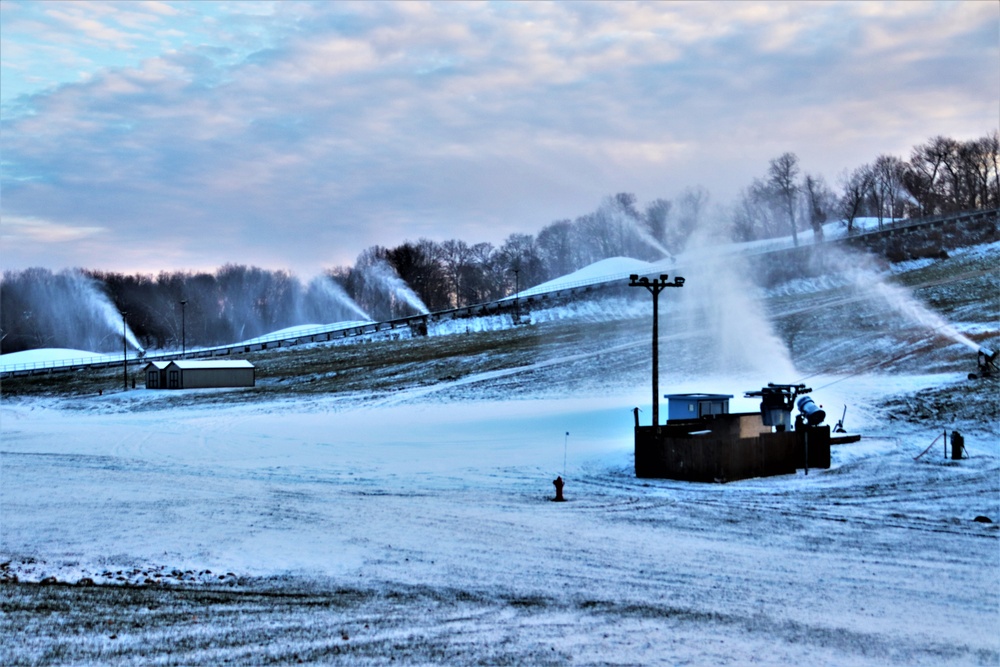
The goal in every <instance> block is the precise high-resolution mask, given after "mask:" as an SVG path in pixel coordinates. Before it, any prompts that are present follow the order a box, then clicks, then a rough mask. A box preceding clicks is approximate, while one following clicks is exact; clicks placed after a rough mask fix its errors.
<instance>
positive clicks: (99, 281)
mask: <svg viewBox="0 0 1000 667" xmlns="http://www.w3.org/2000/svg"><path fill="white" fill-rule="evenodd" d="M998 162H1000V135H998V133H997V132H996V131H994V132H993V133H992V134H989V135H987V136H984V137H981V138H979V139H973V140H969V141H959V140H955V139H950V138H947V137H940V136H939V137H934V138H933V139H931V140H929V141H928V142H926V143H924V144H921V145H918V146H916V147H914V148H913V150H912V151H911V154H910V158H909V160H908V161H907V160H903V159H901V158H899V157H896V156H892V155H879V156H878V157H876V158H875V159H874V160H873V161H872V162H871V163H868V164H864V165H861V166H860V167H857V168H856V169H854V170H853V171H848V172H845V173H844V175H843V176H842V177H841V178H840V179H839V185H840V188H841V192H840V193H836V192H834V191H833V189H832V188H831V187H830V186H829V185H828V184H827V182H826V181H825V179H824V178H823V176H821V175H819V174H815V173H809V172H803V170H802V168H801V166H800V164H799V159H798V157H797V156H796V155H795V154H794V153H784V154H782V155H780V156H778V157H776V158H774V159H773V160H771V161H770V162H769V165H768V170H767V173H766V174H765V175H763V176H762V177H760V178H755V179H754V180H753V181H752V182H751V183H750V185H749V186H747V187H746V188H745V189H744V190H743V191H742V193H741V194H740V196H739V197H738V199H737V201H736V203H735V205H734V206H733V208H732V209H731V212H730V215H729V216H728V225H729V231H730V233H731V235H732V238H733V239H734V240H736V241H751V240H755V239H762V238H770V237H775V236H788V235H791V236H792V238H793V240H794V242H795V243H796V244H798V242H799V232H801V231H802V230H809V229H811V230H812V232H813V237H814V238H815V239H817V240H818V239H821V238H822V234H823V224H824V223H825V222H827V221H828V220H838V219H839V220H842V221H844V223H845V224H846V225H847V227H848V230H849V231H851V230H852V228H853V225H854V223H855V221H856V220H857V219H858V218H859V217H863V216H865V217H874V218H877V219H878V225H879V227H881V226H882V224H883V221H885V220H895V219H898V218H902V217H914V216H928V215H936V214H943V213H950V212H957V211H965V210H975V209H984V208H994V207H998V206H1000V169H998ZM708 201H709V194H708V191H707V190H705V189H704V188H701V187H696V188H688V189H686V190H684V191H683V192H682V193H681V194H680V195H679V196H678V197H677V198H676V199H675V200H668V199H655V200H653V201H651V202H649V203H648V204H646V205H644V206H640V205H639V203H638V201H637V198H636V197H635V195H633V194H629V193H619V194H616V195H613V196H609V197H606V198H605V199H604V200H603V201H602V202H601V203H600V205H599V206H598V207H597V209H596V210H594V211H592V212H590V213H587V214H584V215H581V216H579V217H577V218H575V219H572V220H570V219H565V220H556V221H554V222H551V223H549V224H548V225H546V226H545V227H543V228H542V229H541V230H540V231H539V232H538V233H537V234H523V233H515V234H511V235H510V236H508V237H507V238H506V239H505V240H504V242H503V243H502V244H501V245H500V246H499V247H496V246H494V245H493V244H491V243H473V244H469V243H467V242H465V241H462V240H459V239H449V240H446V241H441V242H438V241H433V240H430V239H419V240H417V241H405V242H404V243H402V244H401V245H398V246H395V247H391V248H390V247H382V246H372V247H370V248H367V249H366V250H364V251H363V252H361V253H360V254H359V255H358V258H357V260H356V261H355V263H354V265H353V266H340V267H336V268H333V269H330V270H329V271H327V272H326V273H325V274H324V275H322V276H318V277H316V278H314V279H312V280H311V281H309V282H307V283H304V282H302V281H300V280H299V279H298V278H297V277H295V276H294V275H292V274H290V273H288V272H287V271H273V270H266V269H260V268H257V267H247V266H243V265H234V264H229V265H226V266H223V267H222V268H220V269H218V270H216V271H215V272H214V273H207V272H200V273H191V272H173V273H169V272H162V273H160V274H159V275H158V276H155V277H154V276H151V275H132V276H128V275H122V274H118V273H104V272H98V271H80V270H75V271H64V272H61V273H58V274H56V273H53V272H51V271H48V270H46V269H29V270H26V271H7V272H5V273H4V274H3V278H2V281H0V351H2V352H5V353H6V352H15V351H18V350H23V349H31V348H34V347H78V346H80V345H81V344H84V343H83V342H80V341H77V342H76V343H74V341H73V340H72V339H73V337H74V333H73V332H74V331H75V332H80V331H84V330H86V331H88V332H90V331H91V329H90V328H88V327H85V326H83V325H74V326H72V327H66V326H61V325H60V324H59V323H60V322H76V321H78V320H79V319H80V318H79V317H76V316H74V315H73V314H72V313H71V312H70V311H72V310H73V309H80V308H89V309H90V311H88V312H97V311H95V310H94V308H95V307H96V306H95V305H94V303H95V301H94V298H97V299H98V300H100V299H103V300H105V301H106V302H109V303H111V304H113V307H114V308H115V309H116V310H117V311H118V312H125V313H127V315H126V318H127V320H128V324H129V326H130V327H131V328H132V330H133V331H134V332H135V334H136V336H137V337H138V338H139V340H140V341H142V342H143V344H144V345H146V346H148V347H171V346H174V347H178V346H180V344H181V341H182V338H183V339H184V341H185V342H186V343H188V344H191V345H215V344H222V343H231V342H236V341H240V340H245V339H247V338H251V337H254V336H259V335H261V334H265V333H270V332H272V331H275V330H278V329H282V328H285V327H288V326H292V325H296V324H308V323H329V322H337V321H344V320H357V319H362V318H364V317H366V316H367V317H371V318H372V319H376V320H384V319H391V318H396V317H402V316H407V315H411V314H413V313H414V312H419V311H421V310H424V309H426V310H431V311H434V310H441V309H445V308H453V307H461V306H466V305H470V304H474V303H482V302H487V301H491V300H495V299H498V298H500V297H504V296H507V295H510V294H513V293H514V292H515V291H516V290H517V289H518V288H520V289H526V288H528V287H532V286H534V285H537V284H539V283H542V282H545V281H547V280H550V279H553V278H556V277H559V276H564V275H567V274H569V273H572V272H573V271H575V270H577V269H580V268H582V267H584V266H587V265H589V264H592V263H594V262H596V261H599V260H602V259H605V258H609V257H619V256H627V257H634V258H637V259H645V260H656V259H660V258H662V257H664V256H669V255H675V254H679V253H680V252H681V251H683V250H684V247H685V245H686V243H687V242H688V239H689V238H690V237H691V235H692V233H693V232H694V231H695V230H696V229H697V228H698V227H699V225H700V224H701V223H702V221H703V220H704V219H705V217H706V210H707V207H708ZM83 295H90V296H89V297H87V298H84V296H83ZM91 297H93V298H91ZM181 302H184V304H183V305H181ZM52 309H62V310H60V311H53V312H52V313H49V314H48V315H47V314H46V312H47V310H52ZM98 310H100V309H98ZM81 317H83V316H82V315H81ZM84 319H86V318H84ZM98 329H100V327H98ZM105 329H106V327H105ZM54 332H60V333H58V334H56V333H54ZM99 333H100V332H99V331H93V332H90V333H89V334H88V336H89V337H90V338H93V337H97V338H99V339H100V340H98V341H96V342H95V341H90V342H87V343H86V344H90V345H99V346H103V347H107V345H105V344H104V343H105V342H107V341H109V340H113V336H112V337H111V338H109V337H108V335H107V333H106V332H105V333H102V334H100V335H98V334H99ZM64 339H66V340H64ZM88 341H89V338H88ZM102 341H103V342H102ZM115 344H117V343H115ZM93 349H94V351H101V350H100V349H98V348H97V347H95V348H93Z"/></svg>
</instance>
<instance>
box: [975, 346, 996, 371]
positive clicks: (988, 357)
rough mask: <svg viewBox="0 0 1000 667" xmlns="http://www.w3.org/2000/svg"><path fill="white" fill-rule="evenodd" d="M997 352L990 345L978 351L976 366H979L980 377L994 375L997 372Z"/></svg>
mask: <svg viewBox="0 0 1000 667" xmlns="http://www.w3.org/2000/svg"><path fill="white" fill-rule="evenodd" d="M997 354H998V353H997V352H994V351H993V350H991V349H990V348H988V347H981V348H979V350H978V351H977V353H976V366H978V367H979V377H984V378H988V377H992V376H993V374H994V373H996V372H997Z"/></svg>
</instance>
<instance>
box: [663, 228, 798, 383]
mask: <svg viewBox="0 0 1000 667" xmlns="http://www.w3.org/2000/svg"><path fill="white" fill-rule="evenodd" d="M726 247H727V245H726V244H723V243H719V242H718V239H717V238H716V237H715V235H713V234H712V233H711V231H710V230H703V231H702V230H699V231H697V232H696V233H695V234H694V235H693V236H692V237H691V239H690V241H689V242H688V245H687V249H686V250H685V252H684V253H683V254H682V255H681V256H680V258H679V259H678V263H679V266H680V267H681V268H680V269H679V271H678V273H679V275H681V276H683V277H684V279H685V281H686V282H685V283H684V287H682V288H681V289H680V290H679V292H680V293H679V294H678V295H677V296H678V299H679V301H680V313H678V315H677V316H676V322H675V323H671V324H670V326H667V327H664V324H663V323H662V322H661V324H660V332H661V334H663V335H666V334H669V333H678V329H680V331H679V333H681V334H683V335H684V336H685V337H686V338H690V339H692V340H693V341H695V343H696V344H695V346H694V349H696V350H697V351H696V352H695V354H697V355H698V359H697V363H696V364H695V366H697V367H699V369H700V370H701V371H702V372H706V373H732V372H752V373H759V374H760V376H761V381H762V382H765V381H766V382H779V383H781V382H793V381H794V380H795V378H797V377H799V373H798V372H797V371H796V370H795V365H794V364H793V363H792V358H791V355H790V353H789V351H788V348H787V347H786V346H785V344H784V342H783V341H782V340H781V338H779V337H778V335H777V334H776V333H775V330H774V327H773V326H772V324H771V321H770V319H769V317H768V315H767V313H766V311H765V309H764V306H763V305H762V304H761V301H760V294H759V293H758V288H757V286H756V285H755V284H754V283H753V281H752V279H751V278H750V276H751V272H750V271H749V270H748V269H747V268H746V266H745V262H744V260H743V259H742V258H741V257H739V256H737V255H736V254H732V253H726V252H725V251H724V249H725V248H726ZM670 291H671V292H672V291H674V290H670ZM662 307H663V304H661V308H662Z"/></svg>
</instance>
